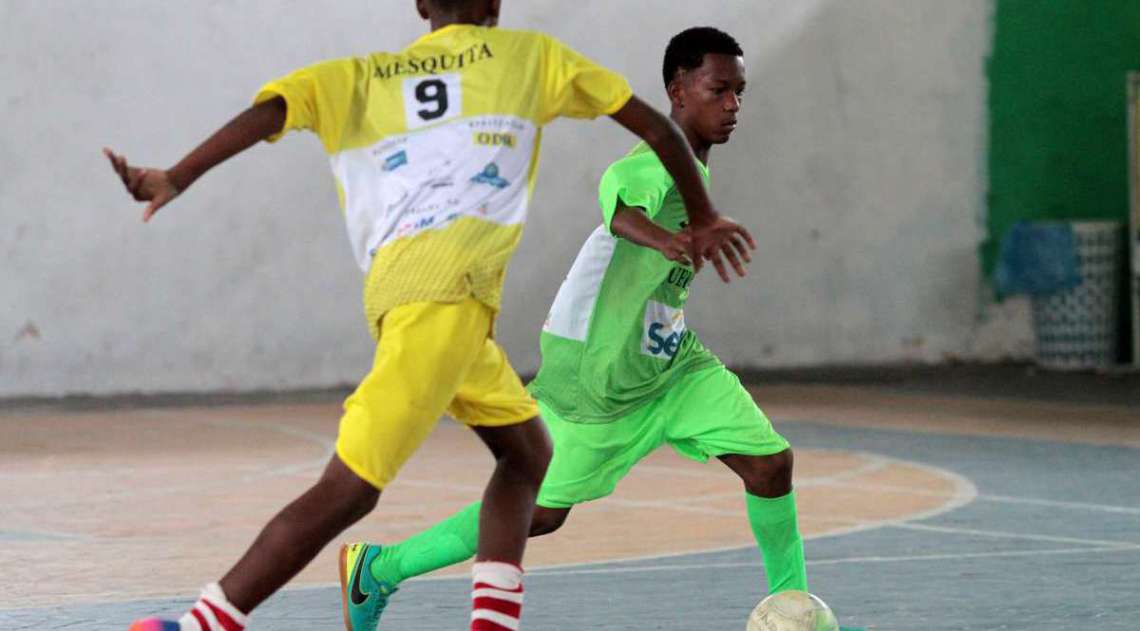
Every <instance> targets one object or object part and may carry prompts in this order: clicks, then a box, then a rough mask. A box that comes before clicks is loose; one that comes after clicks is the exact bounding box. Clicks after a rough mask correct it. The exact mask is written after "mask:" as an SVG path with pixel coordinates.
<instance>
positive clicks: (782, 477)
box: [740, 448, 794, 497]
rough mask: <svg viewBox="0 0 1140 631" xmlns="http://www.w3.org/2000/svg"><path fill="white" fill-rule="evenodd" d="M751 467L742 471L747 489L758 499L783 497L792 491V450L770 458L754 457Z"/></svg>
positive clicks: (750, 461) (750, 462)
mask: <svg viewBox="0 0 1140 631" xmlns="http://www.w3.org/2000/svg"><path fill="white" fill-rule="evenodd" d="M748 464H749V466H748V467H747V468H745V470H744V471H741V472H740V473H741V478H742V479H743V481H744V487H745V489H746V490H747V491H748V492H749V493H751V494H752V495H755V496H758V497H781V496H783V495H787V494H788V493H790V492H791V491H792V467H793V465H794V458H793V455H792V450H791V448H788V449H785V450H784V451H781V452H780V453H777V454H772V455H770V456H754V457H751V458H749V459H748Z"/></svg>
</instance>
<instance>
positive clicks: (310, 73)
mask: <svg viewBox="0 0 1140 631" xmlns="http://www.w3.org/2000/svg"><path fill="white" fill-rule="evenodd" d="M365 65H366V63H365V61H364V60H362V59H354V58H345V59H334V60H332V61H323V62H320V63H316V64H313V65H311V66H307V67H305V68H301V69H300V70H296V71H294V72H292V73H290V74H288V75H285V76H284V77H281V78H280V79H276V80H274V81H270V82H269V83H266V84H265V85H263V86H261V89H260V90H258V92H257V96H255V97H254V99H253V102H254V104H257V103H262V102H264V101H268V100H270V99H272V98H274V97H281V98H283V99H285V104H286V114H285V127H284V128H283V129H282V130H281V133H279V134H275V135H273V136H271V137H270V138H269V139H268V140H269V142H275V141H276V140H277V139H278V138H280V137H281V136H282V135H283V134H284V133H285V132H287V131H290V130H294V129H309V130H312V131H313V132H315V133H316V134H317V136H318V137H320V139H321V143H323V144H324V146H325V151H327V152H328V153H335V152H336V151H338V150H340V140H341V136H342V134H343V132H344V128H345V124H346V122H347V120H348V115H349V112H350V111H351V108H352V104H353V101H354V96H355V92H356V89H357V84H358V83H362V81H361V79H362V77H366V74H365V73H366V72H367V69H366V68H365Z"/></svg>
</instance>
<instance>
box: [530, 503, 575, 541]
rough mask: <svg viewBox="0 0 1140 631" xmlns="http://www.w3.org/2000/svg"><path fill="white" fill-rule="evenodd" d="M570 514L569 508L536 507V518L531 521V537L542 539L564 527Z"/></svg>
mask: <svg viewBox="0 0 1140 631" xmlns="http://www.w3.org/2000/svg"><path fill="white" fill-rule="evenodd" d="M569 514H570V509H568V508H544V507H542V506H535V507H534V517H532V518H531V521H530V536H532V537H541V536H542V535H549V534H550V533H552V532H554V531H555V530H558V529H559V528H561V527H562V524H564V523H566V516H567V515H569Z"/></svg>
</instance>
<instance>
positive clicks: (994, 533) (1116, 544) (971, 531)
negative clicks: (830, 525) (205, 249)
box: [889, 522, 1140, 549]
mask: <svg viewBox="0 0 1140 631" xmlns="http://www.w3.org/2000/svg"><path fill="white" fill-rule="evenodd" d="M889 526H890V527H892V528H902V529H904V530H920V531H922V532H940V533H946V534H952V535H972V536H976V537H991V538H994V539H1024V540H1026V541H1048V542H1051V543H1078V544H1086V545H1095V546H1105V547H1110V548H1116V549H1128V548H1140V542H1134V541H1113V540H1103V539H1082V538H1079V537H1058V536H1055V535H1035V534H1031V533H1020V532H1003V531H998V530H978V529H976V528H953V527H950V526H931V525H928V524H915V523H909V522H899V523H894V524H889Z"/></svg>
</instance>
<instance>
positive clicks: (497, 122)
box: [331, 116, 538, 272]
mask: <svg viewBox="0 0 1140 631" xmlns="http://www.w3.org/2000/svg"><path fill="white" fill-rule="evenodd" d="M537 131H538V130H537V128H536V127H535V126H534V124H533V123H531V122H530V121H527V120H524V119H520V118H515V117H511V116H477V117H472V118H463V119H458V120H453V121H450V122H447V123H444V124H442V125H435V126H433V127H426V128H424V129H421V130H419V131H415V132H409V133H406V134H402V135H399V136H393V137H390V138H386V139H385V140H383V141H381V142H379V143H377V144H375V145H373V146H371V147H364V148H360V149H351V150H348V151H342V152H341V153H338V154H336V155H334V156H332V160H331V162H332V169H333V173H334V174H335V175H336V177H337V180H338V181H339V182H340V184H341V188H342V189H343V190H344V199H345V215H346V217H345V219H346V225H347V227H348V236H349V241H350V242H351V243H352V251H353V254H354V255H355V256H356V261H357V263H358V264H359V265H360V268H361V269H362V270H363V271H365V272H367V271H368V268H369V267H370V266H371V264H372V257H373V256H374V255H375V253H376V250H377V249H379V248H381V247H383V246H384V244H386V243H388V242H390V241H393V240H395V239H400V238H403V237H409V236H412V235H415V234H418V233H420V232H423V231H424V230H438V229H440V228H444V227H447V226H448V225H450V224H451V223H452V222H453V221H454V220H455V219H457V218H459V217H463V216H469V217H477V218H479V219H483V220H485V221H491V222H495V223H498V224H504V225H514V224H519V223H522V222H523V221H525V220H526V209H527V198H528V186H527V182H528V178H529V176H530V166H531V156H533V155H534V151H535V140H536V138H537Z"/></svg>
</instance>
